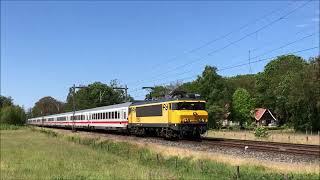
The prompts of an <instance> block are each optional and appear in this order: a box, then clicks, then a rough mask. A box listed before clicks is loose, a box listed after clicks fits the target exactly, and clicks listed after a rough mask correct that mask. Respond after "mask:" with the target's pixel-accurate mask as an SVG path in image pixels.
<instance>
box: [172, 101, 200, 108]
mask: <svg viewBox="0 0 320 180" xmlns="http://www.w3.org/2000/svg"><path fill="white" fill-rule="evenodd" d="M205 107H206V106H205V103H204V102H179V103H172V105H171V109H172V110H205Z"/></svg>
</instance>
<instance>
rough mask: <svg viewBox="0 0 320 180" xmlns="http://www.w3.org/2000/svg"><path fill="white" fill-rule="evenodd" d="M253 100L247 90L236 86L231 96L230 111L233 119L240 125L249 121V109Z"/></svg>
mask: <svg viewBox="0 0 320 180" xmlns="http://www.w3.org/2000/svg"><path fill="white" fill-rule="evenodd" d="M253 108H254V102H253V100H252V99H251V97H250V94H249V92H248V91H247V90H245V89H243V88H238V89H237V90H236V91H235V92H234V94H233V96H232V113H233V118H234V120H235V121H238V122H240V127H243V125H244V124H245V123H251V121H250V120H251V114H250V112H251V110H253Z"/></svg>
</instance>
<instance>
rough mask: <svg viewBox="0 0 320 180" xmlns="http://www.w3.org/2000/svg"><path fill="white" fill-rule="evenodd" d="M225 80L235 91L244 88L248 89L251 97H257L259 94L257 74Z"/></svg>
mask: <svg viewBox="0 0 320 180" xmlns="http://www.w3.org/2000/svg"><path fill="white" fill-rule="evenodd" d="M225 79H226V81H227V83H228V84H230V86H231V87H232V90H233V91H235V90H236V89H237V88H243V89H246V90H247V91H248V92H249V93H250V95H251V96H255V95H256V94H257V88H256V75H255V74H245V75H237V76H234V77H228V78H225Z"/></svg>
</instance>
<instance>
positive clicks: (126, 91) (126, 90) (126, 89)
mask: <svg viewBox="0 0 320 180" xmlns="http://www.w3.org/2000/svg"><path fill="white" fill-rule="evenodd" d="M125 93H126V97H125V98H126V99H125V100H126V102H128V86H127V85H126V88H125Z"/></svg>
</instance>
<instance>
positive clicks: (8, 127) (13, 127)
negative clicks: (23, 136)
mask: <svg viewBox="0 0 320 180" xmlns="http://www.w3.org/2000/svg"><path fill="white" fill-rule="evenodd" d="M22 127H23V126H16V125H11V124H4V123H0V130H17V129H20V128H22Z"/></svg>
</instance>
